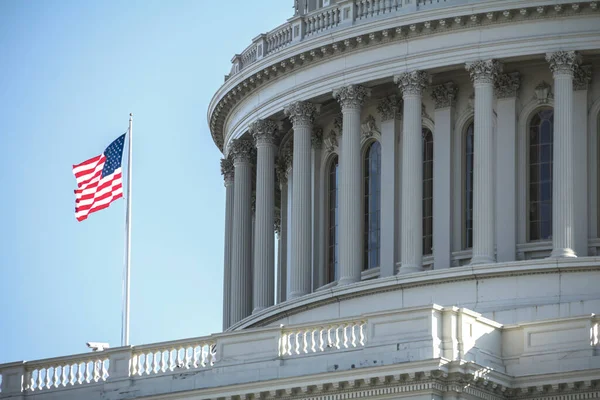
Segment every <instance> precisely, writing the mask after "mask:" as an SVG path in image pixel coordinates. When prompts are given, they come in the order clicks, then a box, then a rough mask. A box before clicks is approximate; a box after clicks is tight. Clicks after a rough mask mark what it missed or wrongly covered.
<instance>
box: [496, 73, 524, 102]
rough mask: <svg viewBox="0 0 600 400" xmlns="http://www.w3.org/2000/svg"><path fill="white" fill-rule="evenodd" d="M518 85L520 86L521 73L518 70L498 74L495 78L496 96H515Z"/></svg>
mask: <svg viewBox="0 0 600 400" xmlns="http://www.w3.org/2000/svg"><path fill="white" fill-rule="evenodd" d="M519 87H521V74H519V73H518V72H511V73H510V74H500V75H498V79H496V97H498V98H499V99H505V98H507V97H517V92H518V91H519Z"/></svg>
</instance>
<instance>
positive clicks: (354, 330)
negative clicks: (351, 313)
mask: <svg viewBox="0 0 600 400" xmlns="http://www.w3.org/2000/svg"><path fill="white" fill-rule="evenodd" d="M352 347H356V324H355V323H352Z"/></svg>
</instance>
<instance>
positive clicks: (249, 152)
mask: <svg viewBox="0 0 600 400" xmlns="http://www.w3.org/2000/svg"><path fill="white" fill-rule="evenodd" d="M253 152H254V144H253V143H252V142H251V141H250V140H246V139H234V140H232V141H231V144H230V145H229V156H230V157H231V158H233V162H234V163H238V162H247V163H249V162H251V161H252V156H253Z"/></svg>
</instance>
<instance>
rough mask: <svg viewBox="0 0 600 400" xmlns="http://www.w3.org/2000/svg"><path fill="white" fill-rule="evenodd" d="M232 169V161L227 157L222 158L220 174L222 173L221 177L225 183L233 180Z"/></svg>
mask: <svg viewBox="0 0 600 400" xmlns="http://www.w3.org/2000/svg"><path fill="white" fill-rule="evenodd" d="M233 171H234V168H233V161H232V160H231V159H229V158H222V159H221V174H222V175H223V179H224V180H225V182H226V183H227V182H229V181H232V180H233Z"/></svg>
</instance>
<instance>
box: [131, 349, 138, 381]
mask: <svg viewBox="0 0 600 400" xmlns="http://www.w3.org/2000/svg"><path fill="white" fill-rule="evenodd" d="M137 363H138V355H137V354H135V353H134V354H133V355H132V356H131V367H130V370H129V373H130V374H131V376H135V375H136V374H137V367H138V365H137Z"/></svg>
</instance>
